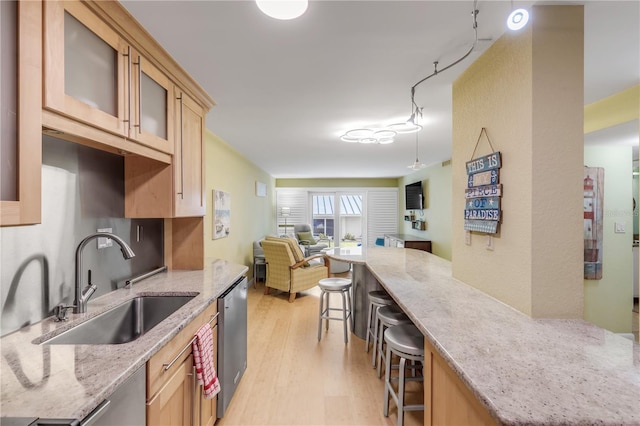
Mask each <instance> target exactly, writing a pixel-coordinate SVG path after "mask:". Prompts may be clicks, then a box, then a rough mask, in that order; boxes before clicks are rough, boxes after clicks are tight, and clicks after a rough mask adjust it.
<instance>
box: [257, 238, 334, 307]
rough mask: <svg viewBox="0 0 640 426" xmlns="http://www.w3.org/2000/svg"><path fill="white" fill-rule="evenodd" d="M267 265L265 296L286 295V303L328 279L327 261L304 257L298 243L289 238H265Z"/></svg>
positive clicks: (319, 258)
mask: <svg viewBox="0 0 640 426" xmlns="http://www.w3.org/2000/svg"><path fill="white" fill-rule="evenodd" d="M262 249H263V250H264V256H265V259H266V261H267V281H266V283H265V288H264V294H269V289H271V288H275V289H278V290H281V291H287V292H289V302H293V301H294V300H295V298H296V293H297V292H299V291H303V290H307V289H310V288H312V287H315V286H316V285H317V284H318V281H320V280H321V279H323V278H328V277H329V260H328V259H325V263H326V265H325V264H324V263H323V262H322V261H321V259H323V255H314V256H309V257H306V258H305V257H304V255H303V254H302V250H300V247H299V246H298V242H297V241H296V240H294V239H292V238H274V237H267V238H265V239H264V240H263V241H262Z"/></svg>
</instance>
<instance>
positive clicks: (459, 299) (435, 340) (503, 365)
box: [328, 247, 640, 425]
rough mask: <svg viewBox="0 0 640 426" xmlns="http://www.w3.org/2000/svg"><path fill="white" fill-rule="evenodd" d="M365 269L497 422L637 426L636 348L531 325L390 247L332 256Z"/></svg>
mask: <svg viewBox="0 0 640 426" xmlns="http://www.w3.org/2000/svg"><path fill="white" fill-rule="evenodd" d="M328 255H329V256H330V257H331V258H333V259H336V260H342V261H350V262H353V263H365V264H366V265H367V267H368V268H369V270H370V271H371V272H372V274H373V275H374V276H375V277H376V278H377V279H378V281H379V282H380V283H381V284H382V286H383V287H385V288H386V289H387V291H388V292H389V293H390V294H391V295H392V296H393V298H394V299H395V300H396V302H397V303H398V304H399V305H400V306H401V307H402V308H403V309H404V310H405V312H406V313H407V314H408V315H409V317H410V318H411V319H412V320H413V321H414V323H415V324H416V326H417V327H418V328H420V330H421V331H422V332H423V333H424V335H425V336H426V338H427V339H428V340H429V341H430V342H431V343H432V344H433V345H434V346H435V347H436V348H437V349H438V351H439V352H440V355H442V356H443V357H444V359H446V360H447V361H448V363H449V365H450V366H451V368H452V369H453V370H454V371H455V372H456V373H457V374H458V375H459V377H460V378H461V379H462V381H463V382H464V383H466V384H467V386H468V387H469V389H471V391H472V392H473V393H474V394H475V395H476V397H477V398H478V399H479V400H480V401H481V402H482V403H483V404H484V405H485V407H486V408H487V409H488V411H489V412H490V413H491V414H492V415H493V416H494V418H495V419H496V420H498V421H499V422H501V423H503V424H512V425H541V424H545V425H547V424H571V425H596V424H597V425H601V424H611V425H614V424H615V425H640V345H638V344H637V343H634V342H632V341H631V340H628V339H625V338H623V337H620V336H618V335H616V334H614V333H611V332H609V331H606V330H604V329H601V328H599V327H596V326H594V325H593V324H590V323H588V322H586V321H582V320H535V319H531V318H530V317H529V316H527V315H524V314H522V313H520V312H518V311H516V310H515V309H513V308H511V307H509V306H507V305H505V304H503V303H502V302H500V301H498V300H496V299H494V298H492V297H490V296H488V295H486V294H485V293H483V292H481V291H479V290H476V289H474V288H473V287H471V286H468V285H466V284H464V283H462V282H460V281H458V280H456V279H454V278H452V276H451V263H450V262H448V261H446V260H444V259H441V258H438V257H437V256H434V255H431V254H429V253H426V252H423V251H418V250H411V249H396V248H381V247H376V248H368V249H362V251H359V250H357V249H350V250H349V251H348V252H347V251H345V250H344V249H343V250H342V252H339V250H337V249H336V250H334V251H332V252H330V253H328Z"/></svg>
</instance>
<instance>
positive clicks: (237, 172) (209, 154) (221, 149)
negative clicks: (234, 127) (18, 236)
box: [204, 130, 275, 277]
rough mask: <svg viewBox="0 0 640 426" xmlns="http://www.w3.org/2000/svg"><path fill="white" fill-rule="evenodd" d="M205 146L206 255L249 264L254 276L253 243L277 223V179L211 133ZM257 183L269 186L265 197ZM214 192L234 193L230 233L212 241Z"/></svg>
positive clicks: (206, 138) (250, 274) (206, 139)
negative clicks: (256, 186)
mask: <svg viewBox="0 0 640 426" xmlns="http://www.w3.org/2000/svg"><path fill="white" fill-rule="evenodd" d="M205 144H206V145H205V159H206V160H205V161H206V196H207V215H206V217H205V226H204V234H205V235H204V241H205V256H206V257H208V258H209V257H212V258H219V259H226V260H230V261H233V262H236V263H240V264H244V265H247V266H248V267H249V277H252V275H253V273H252V264H253V247H252V244H253V241H254V240H257V239H259V238H262V237H263V236H264V235H266V234H268V233H269V232H270V231H271V229H272V228H273V223H274V220H275V219H274V208H273V206H274V205H275V201H274V200H275V180H274V179H273V178H272V177H271V176H270V175H269V174H267V173H266V172H265V171H263V170H262V169H260V168H258V167H257V166H256V165H255V164H253V163H251V162H250V161H249V160H247V159H246V158H245V157H243V156H242V155H240V154H239V153H238V152H237V151H235V150H234V149H233V148H232V147H230V146H229V145H228V144H227V143H226V142H225V141H223V140H222V139H220V138H219V137H218V136H217V135H215V134H214V133H212V132H211V131H209V130H207V131H206V133H205ZM256 181H260V182H262V183H265V184H266V185H267V196H266V197H257V196H256V191H255V185H256ZM214 189H217V190H221V191H225V192H228V193H229V194H231V232H230V233H229V236H228V237H226V238H220V239H217V240H214V239H212V235H213V233H212V222H213V197H212V193H213V190H214Z"/></svg>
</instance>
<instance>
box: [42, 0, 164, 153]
mask: <svg viewBox="0 0 640 426" xmlns="http://www.w3.org/2000/svg"><path fill="white" fill-rule="evenodd" d="M44 16H45V21H44V29H45V31H44V45H45V49H44V84H45V87H44V107H45V108H46V109H49V110H51V111H55V112H56V113H58V114H61V115H63V116H65V117H69V118H72V119H73V120H76V121H78V122H81V123H84V124H86V125H89V126H93V127H96V128H99V129H101V130H104V131H107V132H110V133H112V134H114V135H116V136H120V137H122V138H126V141H120V143H118V144H117V145H118V146H117V147H118V148H120V149H123V148H124V150H130V151H132V152H135V151H137V149H136V148H137V147H136V145H135V144H136V143H140V144H143V145H145V146H147V147H149V148H151V149H153V150H157V151H160V152H164V153H167V154H171V153H173V135H174V132H173V120H174V115H173V98H174V95H173V84H172V83H171V81H170V79H169V78H168V77H167V76H166V75H165V74H163V73H162V72H161V71H160V70H159V69H158V68H156V67H155V66H154V65H153V63H151V62H150V61H149V60H148V59H147V58H145V57H144V55H142V54H141V53H139V52H138V50H137V49H136V48H135V47H134V46H132V45H131V44H130V43H129V42H128V41H127V40H126V39H125V38H124V37H123V36H122V35H121V34H120V33H119V32H117V31H115V30H114V29H113V27H112V26H111V25H109V22H107V21H106V20H105V19H104V17H103V16H98V15H97V14H96V13H95V12H94V10H92V9H91V4H90V3H87V4H85V3H81V2H79V1H64V2H63V1H46V2H44ZM45 117H46V118H47V117H48V116H45ZM49 124H50V125H51V127H54V126H55V122H53V123H45V125H49ZM62 130H65V131H68V130H69V129H62ZM104 143H106V144H108V143H109V141H108V140H104ZM144 153H145V152H144V151H143V152H142V154H143V155H144Z"/></svg>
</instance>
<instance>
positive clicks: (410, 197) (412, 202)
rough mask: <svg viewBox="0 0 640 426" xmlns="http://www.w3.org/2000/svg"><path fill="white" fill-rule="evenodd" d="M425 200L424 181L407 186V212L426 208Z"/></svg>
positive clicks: (405, 198)
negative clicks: (423, 193)
mask: <svg viewBox="0 0 640 426" xmlns="http://www.w3.org/2000/svg"><path fill="white" fill-rule="evenodd" d="M423 199H424V197H423V196H422V181H418V182H415V183H410V184H409V185H405V187H404V200H405V206H406V209H407V210H422V209H423V208H424V203H423Z"/></svg>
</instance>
